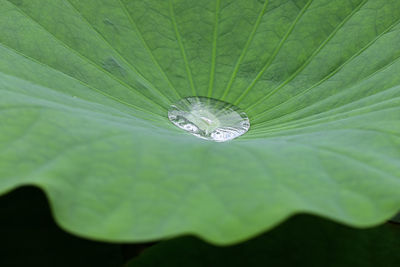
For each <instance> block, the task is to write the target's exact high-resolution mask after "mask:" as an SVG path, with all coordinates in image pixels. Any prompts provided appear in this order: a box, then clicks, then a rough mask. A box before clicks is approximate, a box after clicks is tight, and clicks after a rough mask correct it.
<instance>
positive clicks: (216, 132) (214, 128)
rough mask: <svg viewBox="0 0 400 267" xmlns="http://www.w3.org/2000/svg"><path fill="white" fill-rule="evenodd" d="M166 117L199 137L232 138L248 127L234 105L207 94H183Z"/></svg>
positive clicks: (221, 139)
mask: <svg viewBox="0 0 400 267" xmlns="http://www.w3.org/2000/svg"><path fill="white" fill-rule="evenodd" d="M168 118H169V120H170V121H171V122H172V123H173V124H175V125H176V126H177V127H179V128H181V129H183V130H185V131H187V132H189V133H191V134H193V135H194V136H197V137H199V138H202V139H206V140H212V141H215V142H225V141H229V140H232V139H234V138H236V137H238V136H241V135H242V134H244V133H246V132H247V131H248V130H249V128H250V122H249V118H248V117H247V115H246V113H244V112H243V111H242V110H240V109H239V108H238V107H236V106H233V105H231V104H229V103H227V102H224V101H220V100H217V99H213V98H207V97H187V98H184V99H182V100H180V101H178V102H177V103H175V104H173V105H171V107H170V109H169V111H168Z"/></svg>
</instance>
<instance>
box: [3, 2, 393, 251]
mask: <svg viewBox="0 0 400 267" xmlns="http://www.w3.org/2000/svg"><path fill="white" fill-rule="evenodd" d="M0 14H1V16H0V90H1V92H0V93H1V97H0V108H1V113H0V190H1V191H2V192H6V191H9V190H12V189H13V188H16V187H18V186H21V185H36V186H38V187H40V188H42V189H43V190H44V191H45V193H46V194H47V195H48V197H49V199H50V203H51V206H52V210H53V211H54V215H55V218H56V220H57V222H58V223H59V224H60V225H61V226H62V227H63V228H64V229H67V230H68V231H70V232H73V233H75V234H79V235H81V236H86V237H91V238H96V239H100V240H109V241H146V240H155V239H160V238H165V237H170V236H175V235H180V234H183V233H192V234H195V235H198V236H201V237H203V238H204V239H206V240H208V241H211V242H214V243H219V244H227V243H232V242H238V241H241V240H244V239H247V238H249V237H251V236H253V235H255V234H257V233H260V232H262V231H265V230H267V229H270V228H271V227H273V226H274V225H276V224H278V223H280V222H281V221H282V220H284V219H285V218H287V217H288V216H290V215H292V214H295V213H300V212H306V213H312V214H316V215H319V216H324V217H327V218H330V219H333V220H335V221H339V222H343V223H346V224H349V225H353V226H358V227H366V226H372V225H376V224H379V223H382V222H384V221H385V220H387V219H389V218H390V217H392V216H393V215H394V214H395V213H396V212H397V211H398V209H399V208H400V194H399V192H400V75H398V74H399V72H400V62H399V57H400V49H399V46H398V44H399V43H400V25H399V21H400V1H398V0H368V1H367V0H352V1H348V0H335V1H332V0H314V1H311V0H309V1H305V0H296V1H281V0H270V1H265V2H264V1H256V0H252V1H249V0H235V1H233V0H220V1H214V0H202V1H195V0H193V1H188V0H174V1H172V0H171V1H158V0H150V1H141V0H134V1H133V0H131V1H128V0H101V1H99V0H87V1H79V0H29V1H28V0H26V1H24V0H1V1H0ZM192 95H199V96H211V97H213V98H216V99H220V100H225V101H228V102H230V103H234V104H236V105H237V106H239V107H240V108H242V109H243V110H244V111H245V112H246V113H247V114H248V115H249V118H250V122H251V129H250V131H249V132H248V133H247V134H245V135H244V136H242V137H241V138H239V139H236V140H234V141H231V142H226V143H213V142H207V141H203V140H200V139H197V138H195V137H193V136H191V135H188V134H187V133H184V132H183V131H181V130H180V129H178V128H176V127H175V126H173V125H172V124H171V123H170V122H169V121H168V119H167V109H168V107H169V105H170V104H171V103H173V102H175V101H178V100H179V99H181V98H182V97H187V96H192Z"/></svg>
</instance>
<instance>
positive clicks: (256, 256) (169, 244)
mask: <svg viewBox="0 0 400 267" xmlns="http://www.w3.org/2000/svg"><path fill="white" fill-rule="evenodd" d="M399 249H400V227H399V226H396V225H390V224H386V225H382V226H379V227H376V228H372V229H368V230H359V229H352V228H348V227H344V226H341V225H338V224H335V223H332V222H328V221H325V220H321V219H316V218H315V217H311V216H298V217H295V218H293V219H290V220H289V221H288V222H285V223H284V224H282V225H280V226H279V227H278V228H276V229H274V230H272V231H271V232H268V233H267V234H264V235H262V236H259V237H257V238H254V239H252V240H249V241H247V242H245V243H242V244H239V245H234V246H229V247H216V246H212V245H210V244H207V243H205V242H203V241H201V240H199V239H197V238H194V237H189V236H185V237H180V238H176V239H172V240H168V241H164V242H160V243H159V244H157V245H155V246H153V247H150V248H148V249H147V250H145V251H144V252H143V253H142V254H141V255H140V256H139V257H138V258H135V259H134V260H132V261H131V262H129V263H128V264H127V267H134V266H135V267H139V266H146V267H151V266H174V267H176V266H249V267H251V266H288V267H291V266H332V267H335V266H365V267H374V266H388V267H390V266H397V265H398V263H399V261H400V254H399Z"/></svg>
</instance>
